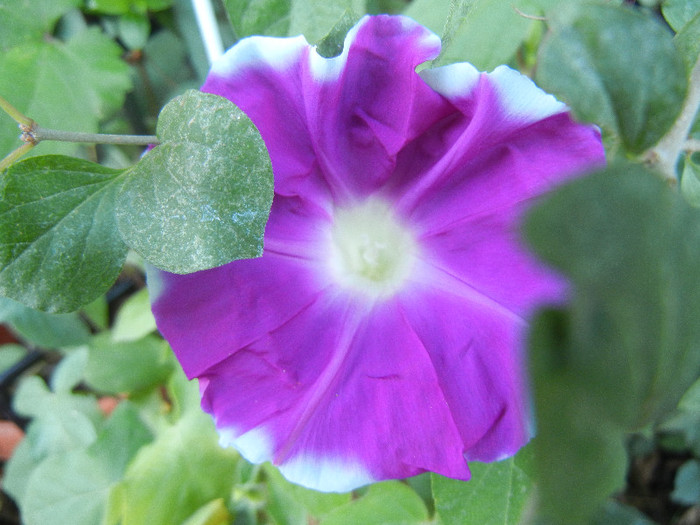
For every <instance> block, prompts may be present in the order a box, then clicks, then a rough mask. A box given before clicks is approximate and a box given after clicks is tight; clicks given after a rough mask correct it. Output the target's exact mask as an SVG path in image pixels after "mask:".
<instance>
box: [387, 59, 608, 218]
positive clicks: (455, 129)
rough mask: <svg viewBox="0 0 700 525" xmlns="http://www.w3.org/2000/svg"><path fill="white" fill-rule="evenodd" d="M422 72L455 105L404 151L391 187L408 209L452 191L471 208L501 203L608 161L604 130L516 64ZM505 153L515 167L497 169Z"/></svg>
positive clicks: (476, 209) (540, 190) (495, 206)
mask: <svg viewBox="0 0 700 525" xmlns="http://www.w3.org/2000/svg"><path fill="white" fill-rule="evenodd" d="M421 76H422V77H423V78H424V79H426V81H427V82H428V83H429V84H430V85H431V86H433V87H434V88H436V89H437V90H438V91H439V92H441V93H442V94H443V95H444V96H445V97H446V98H448V99H449V100H450V102H451V103H452V104H454V110H455V111H454V112H453V113H452V114H451V115H450V116H448V117H447V118H444V119H442V120H441V121H439V122H437V123H435V124H434V126H433V128H432V129H431V130H430V133H425V134H424V135H422V136H421V137H419V138H418V139H417V140H416V141H414V143H412V144H410V145H408V146H407V147H406V148H405V149H404V150H403V151H402V152H401V155H400V157H399V161H398V166H397V170H396V171H397V176H396V177H394V179H393V181H392V182H393V184H392V185H390V187H389V188H388V191H389V192H390V193H391V195H392V196H393V197H394V198H395V199H397V200H398V201H399V202H398V203H397V205H398V206H400V207H401V208H402V209H403V210H404V211H405V210H410V209H412V208H413V207H416V206H419V205H420V203H425V202H432V199H433V198H436V197H437V198H441V197H442V196H444V195H448V194H449V195H451V196H453V197H455V196H457V195H459V197H458V198H459V200H460V202H461V203H462V207H463V209H464V210H465V211H466V212H467V213H481V212H483V211H485V210H488V209H489V208H491V209H500V208H502V207H503V206H505V205H508V204H514V203H517V202H520V201H523V200H526V199H528V198H530V197H533V196H536V195H539V194H541V193H543V192H544V191H547V190H551V189H552V187H553V186H554V185H555V184H557V183H561V182H562V181H564V180H566V179H568V178H571V177H572V176H575V175H578V174H580V172H581V171H583V170H590V169H592V168H594V167H597V166H600V165H602V164H603V163H604V161H605V154H604V150H603V147H602V143H601V140H600V132H599V131H598V130H597V129H596V128H595V127H593V126H585V125H581V124H578V123H576V122H573V121H572V120H571V117H570V116H569V114H568V113H567V108H566V106H565V105H564V104H563V103H561V102H559V101H557V100H556V99H555V98H554V97H553V96H552V95H549V94H546V93H545V92H543V91H542V90H540V89H539V88H538V87H537V86H535V85H534V83H533V82H532V81H531V80H530V79H528V78H527V77H525V76H523V75H522V74H520V73H518V72H517V71H513V70H511V69H509V68H508V67H506V66H500V67H498V68H496V70H494V71H493V72H492V73H479V72H477V71H476V70H475V69H474V68H473V66H471V65H469V64H453V65H450V66H445V67H442V68H437V69H432V70H423V71H421ZM502 159H504V160H505V164H509V169H505V170H498V169H494V168H498V167H500V164H501V160H502ZM455 198H456V197H455ZM464 199H467V202H465V201H464ZM452 211H454V210H452ZM442 215H443V216H445V217H447V216H449V215H450V213H448V212H446V213H443V214H442Z"/></svg>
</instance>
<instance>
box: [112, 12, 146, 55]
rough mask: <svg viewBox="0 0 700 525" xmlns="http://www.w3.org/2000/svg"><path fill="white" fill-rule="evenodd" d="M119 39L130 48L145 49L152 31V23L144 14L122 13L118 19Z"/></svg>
mask: <svg viewBox="0 0 700 525" xmlns="http://www.w3.org/2000/svg"><path fill="white" fill-rule="evenodd" d="M117 29H118V31H119V39H120V40H121V41H122V42H123V43H124V45H125V46H126V47H127V48H129V49H143V47H144V46H145V45H146V42H147V41H148V36H149V35H150V33H151V23H150V22H149V20H148V17H147V16H146V15H143V14H140V15H139V14H128V15H122V16H120V17H119V20H118V21H117Z"/></svg>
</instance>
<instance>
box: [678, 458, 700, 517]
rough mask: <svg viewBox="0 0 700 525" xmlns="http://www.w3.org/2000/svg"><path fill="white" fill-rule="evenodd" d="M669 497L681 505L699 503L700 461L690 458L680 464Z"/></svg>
mask: <svg viewBox="0 0 700 525" xmlns="http://www.w3.org/2000/svg"><path fill="white" fill-rule="evenodd" d="M671 499H673V500H674V501H675V502H677V503H680V504H681V505H688V506H690V505H698V504H700V461H698V460H696V459H691V460H689V461H686V462H685V463H683V465H681V468H680V469H678V473H677V474H676V481H675V484H674V487H673V492H672V493H671Z"/></svg>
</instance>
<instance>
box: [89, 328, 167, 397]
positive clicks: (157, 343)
mask: <svg viewBox="0 0 700 525" xmlns="http://www.w3.org/2000/svg"><path fill="white" fill-rule="evenodd" d="M89 346H90V349H89V356H88V361H87V366H86V368H85V381H86V382H87V383H88V384H89V385H90V386H92V387H93V388H95V389H96V390H99V391H102V392H109V393H113V394H118V393H131V392H139V391H143V390H148V389H149V388H152V387H154V386H156V385H158V384H159V383H162V382H163V381H164V380H165V379H166V378H167V377H168V376H169V375H170V372H171V371H172V360H171V354H170V349H169V347H168V345H167V343H166V342H165V341H163V340H162V339H160V338H158V337H155V336H148V337H145V338H143V339H140V340H138V341H130V342H120V343H117V342H114V341H112V339H111V337H110V334H109V333H103V334H100V335H97V336H95V337H93V338H92V340H91V341H90V345H89Z"/></svg>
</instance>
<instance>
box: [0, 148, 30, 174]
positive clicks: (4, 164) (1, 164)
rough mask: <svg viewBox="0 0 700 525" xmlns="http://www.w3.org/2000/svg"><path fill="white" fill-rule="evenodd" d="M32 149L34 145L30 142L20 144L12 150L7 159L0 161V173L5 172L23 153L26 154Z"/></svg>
mask: <svg viewBox="0 0 700 525" xmlns="http://www.w3.org/2000/svg"><path fill="white" fill-rule="evenodd" d="M33 147H34V144H32V143H31V142H27V143H26V144H22V145H21V146H20V147H19V148H17V149H16V150H14V151H13V152H12V153H10V154H9V155H8V156H7V157H5V158H4V159H2V160H1V161H0V172H3V171H5V170H6V169H7V168H8V167H9V166H10V164H12V163H13V162H14V161H16V160H17V159H18V158H20V157H21V156H22V155H24V154H25V153H27V152H28V151H29V150H30V149H32V148H33Z"/></svg>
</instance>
